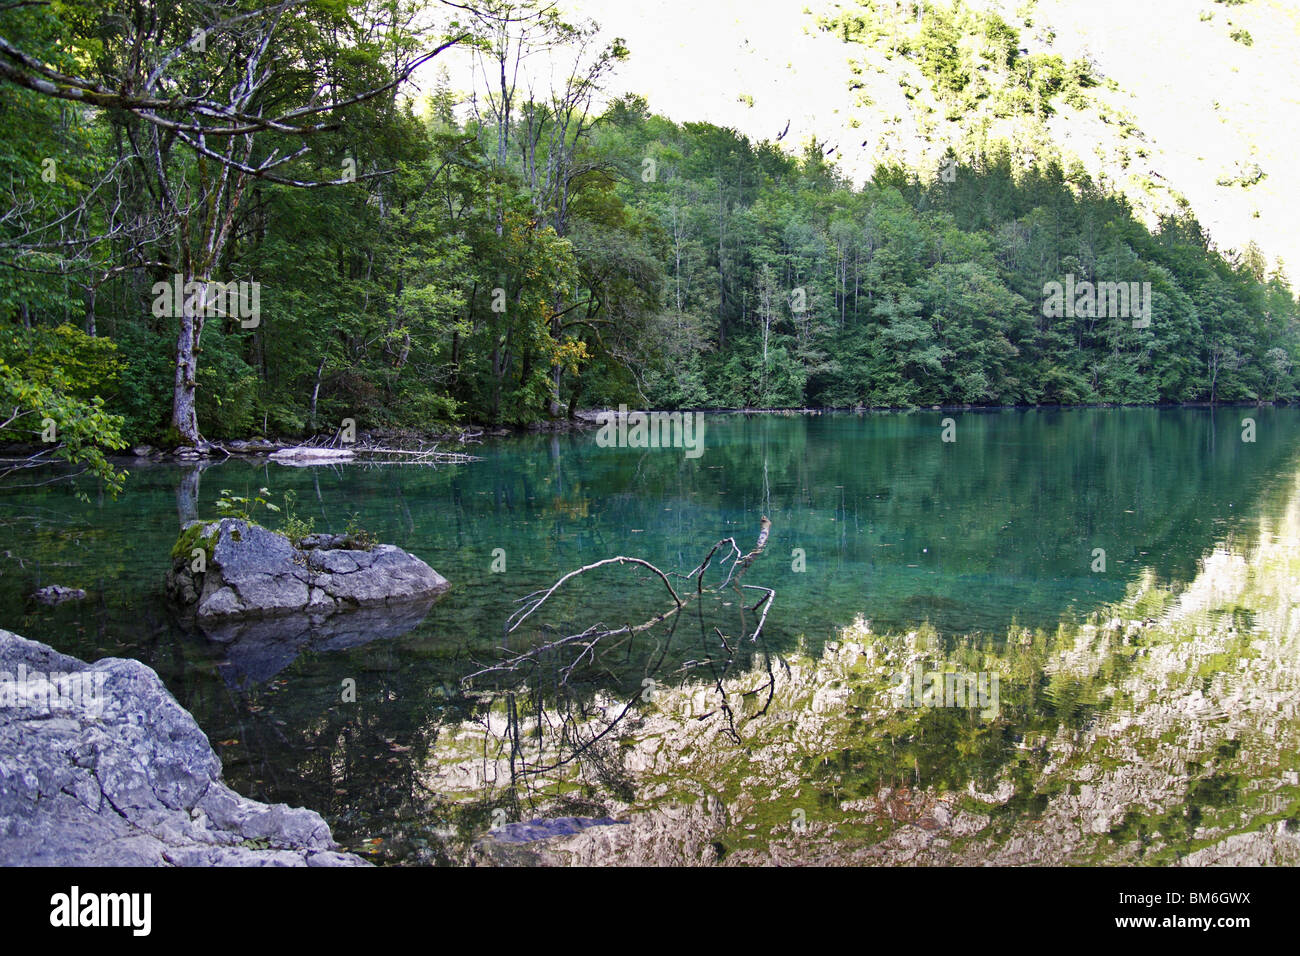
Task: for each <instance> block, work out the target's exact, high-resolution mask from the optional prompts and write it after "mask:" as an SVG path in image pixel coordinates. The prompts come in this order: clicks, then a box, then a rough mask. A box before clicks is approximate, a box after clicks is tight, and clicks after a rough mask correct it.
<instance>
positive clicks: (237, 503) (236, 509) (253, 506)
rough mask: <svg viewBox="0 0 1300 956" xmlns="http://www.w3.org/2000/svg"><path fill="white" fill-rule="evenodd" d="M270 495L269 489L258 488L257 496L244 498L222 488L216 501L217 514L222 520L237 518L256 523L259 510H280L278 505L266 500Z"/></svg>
mask: <svg viewBox="0 0 1300 956" xmlns="http://www.w3.org/2000/svg"><path fill="white" fill-rule="evenodd" d="M270 493H271V489H269V488H259V489H257V494H255V495H251V496H247V497H245V496H241V495H236V494H235V493H234V492H232V491H230V490H229V489H227V488H223V489H221V497H220V498H218V499H217V514H219V515H220V516H221V517H223V518H238V519H239V520H241V521H249V522H253V523H256V522H257V514H258V509H259V508H263V509H265V510H267V511H274V512H278V511H279V510H280V506H279V505H276V504H272V503H271V502H270V500H269V499H268V498H267V495H269V494H270Z"/></svg>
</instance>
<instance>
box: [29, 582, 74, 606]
mask: <svg viewBox="0 0 1300 956" xmlns="http://www.w3.org/2000/svg"><path fill="white" fill-rule="evenodd" d="M32 597H33V598H35V599H36V600H37V601H39V602H40V603H41V604H48V605H49V606H50V607H53V606H54V605H56V604H62V603H63V602H64V601H83V600H85V598H86V592H85V591H83V590H82V589H81V588H65V587H64V586H63V585H61V584H51V585H50V586H49V587H45V588H41V589H39V590H37V591H34V592H32Z"/></svg>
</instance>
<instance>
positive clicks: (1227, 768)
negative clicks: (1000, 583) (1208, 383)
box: [424, 475, 1300, 865]
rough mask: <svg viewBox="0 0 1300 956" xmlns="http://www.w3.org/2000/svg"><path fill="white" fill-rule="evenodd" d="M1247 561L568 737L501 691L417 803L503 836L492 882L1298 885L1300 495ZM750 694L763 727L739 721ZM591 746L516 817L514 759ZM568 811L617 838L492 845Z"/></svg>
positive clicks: (591, 725)
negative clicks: (791, 878)
mask: <svg viewBox="0 0 1300 956" xmlns="http://www.w3.org/2000/svg"><path fill="white" fill-rule="evenodd" d="M1252 540H1253V541H1254V542H1255V544H1254V546H1253V547H1252V548H1250V549H1248V550H1247V549H1244V548H1242V547H1241V546H1240V545H1239V544H1238V543H1237V542H1235V541H1223V542H1221V543H1220V545H1219V546H1218V547H1216V548H1215V549H1214V551H1213V552H1211V553H1210V554H1208V555H1207V556H1206V557H1205V558H1204V559H1203V560H1202V562H1201V566H1200V570H1199V572H1198V574H1197V575H1196V576H1195V577H1194V579H1193V580H1192V581H1190V582H1189V583H1188V584H1187V585H1185V586H1172V587H1171V586H1168V585H1162V584H1160V583H1159V582H1158V578H1157V575H1156V574H1155V573H1154V572H1152V571H1150V570H1148V571H1146V572H1144V573H1143V574H1142V575H1140V577H1139V580H1138V581H1137V582H1135V583H1134V584H1133V585H1132V586H1131V588H1130V590H1129V593H1128V595H1127V596H1126V597H1125V598H1124V599H1123V600H1122V601H1120V602H1117V603H1116V604H1114V605H1112V606H1108V607H1106V608H1105V609H1103V610H1102V611H1100V612H1099V613H1098V614H1096V615H1093V617H1092V618H1091V619H1090V620H1089V621H1087V622H1086V623H1083V624H1081V625H1078V626H1075V625H1066V624H1062V625H1061V626H1059V627H1058V628H1056V629H1055V630H1053V631H1043V630H1033V631H1031V630H1029V629H1024V628H1012V629H1010V630H1009V631H1008V633H1007V634H1005V635H1004V636H1003V639H1000V640H992V639H989V638H987V637H983V636H976V637H972V638H968V639H959V640H949V639H945V638H943V637H942V636H941V635H939V634H938V632H936V631H934V630H933V629H932V628H921V629H918V630H915V631H911V632H908V633H905V634H880V633H876V632H875V631H874V630H873V629H872V627H871V625H870V624H868V623H867V622H866V621H864V620H859V621H857V622H855V624H854V625H852V626H851V627H849V628H846V629H845V631H844V632H843V634H842V638H841V640H840V641H839V642H837V643H835V644H832V645H830V646H828V647H827V648H825V650H824V651H823V652H822V653H821V654H820V655H810V654H802V653H797V652H796V653H793V654H790V655H785V656H784V657H783V658H782V659H781V660H780V662H779V665H778V666H777V667H776V668H775V670H773V669H772V668H771V667H770V666H766V665H764V664H762V663H757V662H756V663H755V665H754V666H751V668H749V670H748V672H747V673H743V674H734V675H727V674H723V675H721V676H720V677H719V678H717V679H714V678H713V676H712V675H711V676H710V678H709V679H705V680H701V679H699V678H698V676H696V675H691V676H688V677H687V678H686V679H685V680H682V681H680V682H678V683H676V684H667V685H663V686H658V687H657V692H656V693H655V694H654V695H653V698H652V699H648V700H647V699H637V698H633V699H632V700H629V701H623V700H617V699H613V700H611V699H604V698H601V697H600V696H599V695H597V694H593V695H591V696H590V697H589V698H588V699H587V701H586V702H585V706H584V707H583V708H578V707H574V708H572V709H571V710H570V712H569V714H568V716H567V718H566V721H567V723H566V725H565V727H564V728H563V730H562V732H560V733H559V734H558V736H557V732H556V730H557V728H556V727H555V726H553V725H551V724H550V723H549V722H548V721H547V720H546V719H545V716H544V713H543V710H540V709H539V710H538V712H537V719H532V718H530V717H529V716H527V715H524V714H521V713H520V712H519V710H518V708H517V700H516V701H514V702H513V703H511V702H510V701H512V697H511V695H510V694H509V693H507V694H506V695H505V697H504V700H505V701H507V702H508V703H506V704H504V705H503V698H502V697H499V696H498V697H496V698H494V699H493V700H491V702H490V703H489V704H487V705H486V706H485V708H484V710H483V711H482V712H481V713H480V715H479V718H478V720H476V721H473V722H467V723H464V724H462V725H460V726H459V727H457V728H456V729H455V730H454V731H452V732H450V733H448V732H447V731H448V729H449V728H446V727H444V733H443V741H444V743H443V745H442V746H440V747H439V748H438V752H437V754H436V755H431V758H432V759H431V760H430V761H429V763H428V764H426V768H425V773H424V782H425V785H426V786H427V787H428V788H429V789H430V790H431V791H436V792H438V793H439V794H440V795H441V796H442V798H443V799H444V800H448V799H451V800H459V801H460V804H459V806H460V807H461V808H463V809H465V810H467V811H468V810H469V808H474V811H473V812H470V813H469V817H471V818H473V821H474V823H476V824H477V825H479V826H480V827H482V828H483V830H484V831H486V832H482V833H481V835H480V838H479V839H478V840H476V841H475V842H474V843H473V844H472V845H470V846H469V847H468V848H467V849H463V854H464V857H463V858H466V859H479V860H486V861H488V862H498V863H520V862H544V863H608V862H624V863H642V864H644V863H650V864H664V863H672V864H692V863H699V862H727V863H769V862H778V863H786V864H790V863H819V862H820V863H843V862H855V863H878V864H976V863H994V864H1014V865H1021V864H1027V863H1067V864H1079V863H1161V864H1167V863H1183V864H1205V863H1238V864H1240V863H1296V862H1300V720H1298V719H1297V716H1298V715H1297V708H1298V707H1300V655H1298V652H1300V614H1298V613H1297V603H1296V600H1295V597H1294V595H1295V594H1296V593H1297V583H1298V582H1300V475H1298V476H1297V477H1296V479H1295V480H1294V481H1293V483H1292V486H1291V488H1290V489H1289V496H1288V500H1287V503H1286V505H1285V507H1284V508H1282V509H1281V510H1280V516H1279V517H1278V518H1276V519H1273V518H1269V519H1264V520H1262V521H1261V523H1260V527H1259V529H1258V534H1256V535H1254V536H1252ZM917 668H923V669H925V670H926V671H930V670H934V671H947V672H955V673H958V674H962V673H975V672H985V673H987V672H993V673H997V674H998V675H1000V677H1001V681H1000V688H1001V700H1000V706H999V707H998V708H997V713H996V715H995V716H991V717H990V716H988V713H987V711H985V712H984V713H983V714H982V713H981V710H980V708H979V707H978V706H976V705H974V703H973V702H972V706H966V707H961V706H959V707H948V706H941V705H940V706H908V705H907V703H906V702H905V701H904V700H902V697H903V696H905V694H906V689H905V688H900V675H908V674H912V673H914V672H915V670H916V669H917ZM773 675H774V676H773ZM769 678H772V679H773V681H774V692H773V693H772V694H771V696H770V697H769V696H767V695H766V694H765V693H758V694H755V691H756V690H757V689H759V687H760V686H761V684H762V682H763V681H765V680H768V679H769ZM536 686H540V684H539V685H536ZM746 694H749V695H753V696H755V697H757V698H759V699H763V700H764V703H763V706H762V707H761V709H759V708H758V707H757V706H756V705H754V704H751V705H748V706H749V707H750V709H751V714H750V715H749V719H745V720H740V721H728V720H724V719H721V718H722V717H723V715H724V713H725V712H724V711H723V709H722V708H723V704H724V702H725V701H727V700H732V701H735V700H738V699H744V696H745V695H746ZM545 696H546V695H541V696H539V697H538V698H536V699H537V700H541V699H543V698H544V697H545ZM530 699H532V698H530ZM942 703H943V699H942V695H940V697H939V704H942ZM511 708H514V709H511ZM620 708H622V709H620ZM627 708H633V714H632V715H631V716H629V715H627V714H626V713H625V710H626V709H627ZM736 710H737V712H742V708H736ZM613 711H617V712H618V714H619V717H618V719H616V720H613V721H611V720H610V719H609V715H610V713H611V712H613ZM597 728H602V729H603V731H602V736H601V737H599V738H597V739H599V740H600V741H601V742H602V744H603V747H602V748H601V749H600V750H599V752H598V753H592V748H588V750H587V752H586V753H584V754H583V756H584V757H585V758H587V759H585V760H583V761H580V762H581V763H582V764H584V765H583V766H582V767H581V768H577V767H571V768H565V772H562V773H551V774H549V775H548V774H545V773H534V774H531V775H530V776H529V778H528V781H527V783H528V786H527V788H526V790H527V801H526V803H527V805H526V806H521V805H519V803H518V802H517V801H516V802H514V803H512V802H510V801H509V800H506V799H504V797H505V795H506V794H516V793H517V790H518V785H519V782H520V778H519V776H518V775H517V774H516V773H513V772H512V768H511V767H510V766H509V764H510V761H511V759H513V757H514V752H513V750H511V748H516V747H518V748H523V747H527V746H537V747H539V748H540V747H541V746H543V741H550V742H551V744H552V745H554V744H555V742H556V741H557V740H563V739H565V738H566V736H567V739H569V740H571V741H579V740H590V739H592V738H591V736H590V735H591V734H592V733H593V732H594V731H596V729H597ZM503 741H508V742H509V745H508V746H505V745H503ZM508 750H510V751H511V752H510V753H509V754H507V751H508ZM547 769H548V770H551V771H559V770H561V766H560V765H559V764H555V763H553V764H552V765H551V766H550V767H549V768H547ZM493 801H495V803H494V802H493ZM486 808H493V809H494V812H496V814H497V816H496V817H495V818H492V817H491V813H486V814H485V813H484V812H483V811H484V810H485V809H486ZM575 808H582V809H585V810H586V812H587V813H589V814H593V815H594V814H598V813H599V814H602V815H603V817H604V818H605V819H607V820H612V819H618V820H620V821H622V822H624V823H625V825H624V826H620V827H609V826H604V827H595V826H593V827H587V828H585V829H582V830H581V831H578V832H573V833H571V834H565V833H562V834H560V835H557V836H550V837H549V838H547V839H543V840H540V841H538V842H536V843H535V844H530V845H527V846H522V847H521V846H519V845H517V844H518V841H516V840H513V839H511V840H502V839H498V838H496V837H494V836H493V831H492V830H490V829H488V828H487V827H486V826H484V823H485V819H484V818H485V817H486V818H488V819H495V821H496V822H497V823H498V824H501V823H505V822H506V820H507V814H515V813H524V814H532V815H538V814H546V813H547V812H548V811H549V812H553V813H554V812H558V811H561V810H562V811H566V812H572V811H573V810H574V809H575ZM443 813H444V814H448V811H447V809H446V807H445V805H444V809H443ZM450 818H454V813H453V814H451V815H450ZM509 819H510V820H512V821H513V820H514V819H517V818H516V817H513V816H510V817H509Z"/></svg>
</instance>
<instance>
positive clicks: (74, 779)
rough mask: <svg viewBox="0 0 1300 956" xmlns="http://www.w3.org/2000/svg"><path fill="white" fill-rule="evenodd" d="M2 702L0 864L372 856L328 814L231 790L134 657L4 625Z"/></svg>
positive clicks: (244, 862)
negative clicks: (349, 849)
mask: <svg viewBox="0 0 1300 956" xmlns="http://www.w3.org/2000/svg"><path fill="white" fill-rule="evenodd" d="M0 700H2V701H3V704H4V706H0V865H5V866H364V865H366V862H365V861H364V860H362V859H361V858H360V857H357V856H354V855H352V854H349V853H341V852H338V846H337V844H335V843H334V840H333V837H332V835H331V834H330V829H329V826H328V825H327V824H326V823H325V821H324V820H323V819H321V817H320V815H319V814H316V813H314V812H312V811H311V810H304V809H301V808H294V807H289V806H285V805H284V804H276V805H269V804H265V803H258V802H257V801H255V800H250V799H248V798H246V797H242V796H240V795H239V794H237V793H235V792H234V791H233V790H231V789H230V788H229V787H227V786H226V785H225V784H224V783H223V782H222V781H221V761H220V759H219V758H218V757H217V755H216V754H215V753H214V752H213V750H212V747H211V746H210V745H209V743H208V738H207V737H206V736H204V734H203V731H202V730H200V729H199V727H198V724H196V723H195V722H194V718H193V717H191V716H190V714H189V713H188V712H187V711H186V710H185V709H184V708H183V707H181V705H180V704H179V703H177V701H176V698H174V697H173V696H172V695H171V693H170V692H168V690H167V688H166V687H165V686H163V683H162V681H161V680H160V679H159V677H158V675H157V674H156V673H154V672H153V671H152V670H151V669H150V668H148V667H146V666H145V665H144V664H141V663H140V662H138V661H133V660H124V659H118V658H107V659H105V660H101V661H97V662H96V663H94V664H86V663H85V662H83V661H79V660H77V659H76V658H73V657H67V656H65V655H63V654H59V653H58V652H57V651H55V650H53V649H52V648H50V647H48V646H47V645H45V644H40V643H38V642H36V641H29V640H27V639H25V638H22V637H19V636H17V635H15V634H11V633H9V632H8V631H4V630H0Z"/></svg>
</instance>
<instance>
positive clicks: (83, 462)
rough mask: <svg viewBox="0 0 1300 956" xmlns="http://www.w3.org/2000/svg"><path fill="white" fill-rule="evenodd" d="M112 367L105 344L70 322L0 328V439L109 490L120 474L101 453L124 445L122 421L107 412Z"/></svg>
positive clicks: (115, 488)
mask: <svg viewBox="0 0 1300 956" xmlns="http://www.w3.org/2000/svg"><path fill="white" fill-rule="evenodd" d="M118 372H119V364H118V361H117V357H116V349H115V348H114V346H113V343H112V342H109V341H107V340H104V339H92V338H90V337H89V336H87V335H85V334H84V333H82V332H80V331H79V330H77V329H75V328H73V327H71V326H66V325H63V326H58V327H55V328H52V329H34V330H24V329H17V328H12V327H11V328H0V442H14V443H20V444H22V445H39V446H41V450H40V452H38V453H37V454H38V455H39V456H40V457H41V458H42V459H43V460H50V459H57V460H60V461H63V462H65V463H67V464H69V465H74V466H81V468H82V469H83V470H84V471H88V472H89V473H90V474H92V475H94V476H95V477H96V478H98V479H99V480H100V481H102V482H103V484H104V487H105V488H106V490H107V491H108V492H109V493H110V494H111V495H114V496H115V495H116V494H117V493H118V492H119V491H121V489H122V485H123V482H124V481H125V479H126V472H124V471H120V470H118V469H116V468H114V467H113V465H112V464H111V463H110V462H109V460H108V457H107V456H108V454H110V453H112V452H114V451H119V450H121V449H123V448H125V447H126V445H127V442H126V439H125V438H124V437H123V434H122V427H123V421H124V420H123V418H122V416H121V415H116V414H113V413H112V412H111V411H109V410H108V407H107V403H106V401H105V399H104V397H103V396H102V395H101V394H99V393H100V392H103V393H105V394H107V395H109V396H110V397H111V396H112V395H113V394H114V392H115V388H116V382H117V376H118Z"/></svg>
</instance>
